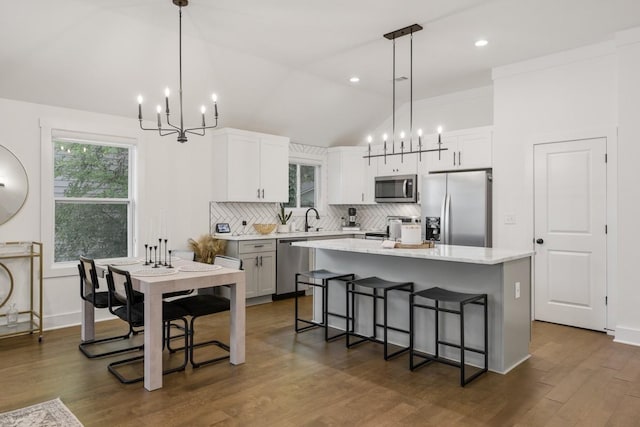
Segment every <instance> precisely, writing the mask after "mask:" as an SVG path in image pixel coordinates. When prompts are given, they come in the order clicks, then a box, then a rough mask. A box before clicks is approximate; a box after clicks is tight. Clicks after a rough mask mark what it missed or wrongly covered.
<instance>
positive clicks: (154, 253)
mask: <svg viewBox="0 0 640 427" xmlns="http://www.w3.org/2000/svg"><path fill="white" fill-rule="evenodd" d="M153 258H154V259H155V262H154V264H153V267H152V268H158V246H154V247H153Z"/></svg>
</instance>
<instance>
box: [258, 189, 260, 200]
mask: <svg viewBox="0 0 640 427" xmlns="http://www.w3.org/2000/svg"><path fill="white" fill-rule="evenodd" d="M259 198H260V189H259V188H258V199H259Z"/></svg>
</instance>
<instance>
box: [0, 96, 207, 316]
mask: <svg viewBox="0 0 640 427" xmlns="http://www.w3.org/2000/svg"><path fill="white" fill-rule="evenodd" d="M41 120H45V121H47V122H48V123H51V124H53V125H55V124H57V123H64V125H65V126H68V127H69V128H74V127H77V128H79V129H83V130H94V131H95V132H97V133H99V132H100V131H103V130H105V129H107V130H109V131H112V132H114V133H115V134H117V133H118V132H125V133H127V134H128V135H131V134H134V135H139V141H140V142H139V146H138V150H137V151H138V159H139V162H138V164H139V169H138V177H137V182H138V184H139V187H138V193H139V194H138V195H139V198H138V200H139V202H138V205H137V206H136V212H137V215H138V221H139V222H138V224H139V225H140V226H139V229H138V236H139V237H142V235H143V233H144V230H145V224H146V223H147V222H148V221H149V218H158V217H159V215H160V213H161V212H163V213H165V214H166V217H167V219H168V221H169V222H170V224H171V228H170V229H169V232H170V238H171V240H172V243H171V246H172V247H174V248H176V249H178V248H179V247H181V248H184V247H186V240H187V239H188V238H189V237H193V236H198V235H200V234H203V233H206V232H208V230H209V214H208V201H209V198H210V197H209V193H210V189H211V187H210V179H209V173H210V168H211V167H212V163H213V162H212V153H211V150H210V149H209V147H210V145H209V144H207V142H208V141H209V139H208V137H205V138H202V137H190V139H189V142H187V143H186V144H179V143H178V142H176V139H175V137H164V138H160V137H159V136H158V135H157V134H156V133H151V132H142V131H139V130H138V123H137V120H135V119H128V118H122V117H115V116H108V115H102V114H93V113H87V112H82V111H77V110H70V109H63V108H57V107H50V106H45V105H39V104H32V103H25V102H18V101H12V100H6V99H0V126H1V127H2V129H3V133H2V136H0V144H1V145H4V146H5V147H7V148H8V149H9V150H11V151H12V152H13V153H14V154H15V155H16V156H17V157H18V158H19V159H20V161H21V162H22V163H23V165H24V167H25V169H26V171H27V176H28V178H29V195H28V197H27V201H26V203H25V205H24V206H23V208H22V209H21V210H20V212H19V213H18V214H17V215H16V216H15V217H14V218H12V219H11V220H9V221H8V222H6V223H5V224H2V225H0V241H12V240H35V241H42V240H43V238H44V235H43V233H42V231H43V230H41V225H40V224H41V216H43V215H50V214H51V212H49V211H48V207H44V206H42V205H41V202H40V194H41V188H40V187H41V184H40V179H41V176H40V170H41V164H40V162H41V144H40V121H41ZM144 243H145V242H143V241H139V242H138V250H139V252H138V253H139V254H142V251H141V250H140V248H142V245H143V244H144ZM44 262H45V263H48V262H51V259H50V258H49V257H45V259H44ZM70 271H71V272H70V275H68V276H63V277H56V278H46V279H45V282H44V326H45V328H54V327H58V326H64V325H69V324H73V323H79V321H80V298H79V295H78V293H79V285H78V277H77V270H75V268H74V269H71V270H70ZM102 314H103V313H99V314H98V316H100V315H102Z"/></svg>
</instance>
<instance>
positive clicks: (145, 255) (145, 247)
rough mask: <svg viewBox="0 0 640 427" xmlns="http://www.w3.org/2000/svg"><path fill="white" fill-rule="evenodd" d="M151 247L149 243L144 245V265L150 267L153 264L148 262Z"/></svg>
mask: <svg viewBox="0 0 640 427" xmlns="http://www.w3.org/2000/svg"><path fill="white" fill-rule="evenodd" d="M148 247H149V245H148V244H147V243H145V244H144V264H143V265H149V264H151V263H150V262H149V261H148V260H147V248H148Z"/></svg>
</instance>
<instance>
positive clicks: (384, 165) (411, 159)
mask: <svg viewBox="0 0 640 427" xmlns="http://www.w3.org/2000/svg"><path fill="white" fill-rule="evenodd" d="M414 143H415V144H414V145H415V146H414V147H413V149H414V150H417V149H418V147H417V143H418V141H414ZM409 148H410V147H409V140H406V141H405V146H404V151H405V152H407V151H409ZM371 151H372V152H373V153H374V154H384V145H376V146H372V147H371ZM393 152H394V150H393V149H392V145H391V142H389V141H387V156H386V160H385V157H384V156H382V157H376V158H375V160H377V161H378V175H379V176H394V175H413V174H416V173H417V171H418V160H417V159H418V156H417V154H405V155H400V142H399V141H396V144H395V153H396V154H394V155H389V154H392V153H393ZM371 160H372V162H373V160H374V159H371Z"/></svg>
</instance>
